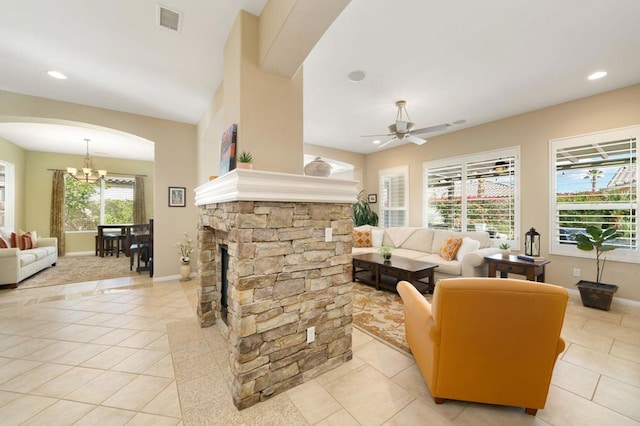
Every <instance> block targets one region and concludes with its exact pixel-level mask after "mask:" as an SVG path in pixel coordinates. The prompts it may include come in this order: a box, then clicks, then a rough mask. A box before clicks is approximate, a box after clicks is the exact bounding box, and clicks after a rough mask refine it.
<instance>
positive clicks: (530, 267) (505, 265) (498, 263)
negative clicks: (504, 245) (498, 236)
mask: <svg viewBox="0 0 640 426" xmlns="http://www.w3.org/2000/svg"><path fill="white" fill-rule="evenodd" d="M484 260H486V261H487V265H488V266H489V274H488V276H489V277H495V276H496V272H500V278H507V275H508V274H517V275H525V276H526V277H527V280H529V281H537V282H541V283H543V282H544V268H545V265H547V263H550V262H551V261H550V260H548V259H539V260H536V261H534V262H529V261H526V260H521V259H518V257H517V256H515V255H512V254H510V255H509V256H503V255H502V254H494V255H492V256H486V257H485V258H484Z"/></svg>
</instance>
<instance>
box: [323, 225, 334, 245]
mask: <svg viewBox="0 0 640 426" xmlns="http://www.w3.org/2000/svg"><path fill="white" fill-rule="evenodd" d="M331 240H333V230H332V229H331V228H324V241H325V242H327V243H330V242H331Z"/></svg>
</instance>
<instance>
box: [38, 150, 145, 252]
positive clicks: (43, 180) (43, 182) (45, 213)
mask: <svg viewBox="0 0 640 426" xmlns="http://www.w3.org/2000/svg"><path fill="white" fill-rule="evenodd" d="M26 160H27V161H26V163H27V167H26V170H27V186H26V193H27V194H28V198H27V201H26V225H25V226H26V227H27V228H26V229H29V230H33V229H35V230H36V231H38V235H49V212H50V207H51V176H52V172H51V171H50V170H48V169H62V170H64V169H65V168H66V167H67V166H76V167H78V168H79V167H80V166H81V165H82V163H83V161H84V155H69V154H54V153H50V152H36V151H27V153H26ZM93 163H94V165H95V166H96V167H99V168H101V169H106V170H107V172H120V173H127V174H140V175H147V177H146V178H145V182H144V183H145V187H144V189H145V202H146V205H145V209H146V214H147V219H148V218H151V217H153V197H154V188H153V163H152V162H150V161H134V160H123V159H119V158H105V157H95V156H94V157H93ZM94 236H95V232H91V233H88V234H87V233H69V234H67V235H66V241H65V243H66V247H65V248H66V252H67V253H76V252H87V251H93V250H94V246H95V244H94V238H93V237H94Z"/></svg>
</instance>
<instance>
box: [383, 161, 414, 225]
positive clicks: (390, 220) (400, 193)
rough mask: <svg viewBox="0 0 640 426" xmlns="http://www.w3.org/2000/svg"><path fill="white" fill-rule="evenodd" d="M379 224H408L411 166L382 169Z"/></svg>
mask: <svg viewBox="0 0 640 426" xmlns="http://www.w3.org/2000/svg"><path fill="white" fill-rule="evenodd" d="M379 176H380V188H379V192H380V195H379V197H378V202H379V203H380V207H379V209H380V210H379V212H378V216H379V217H378V225H379V226H382V227H383V228H389V227H392V226H407V222H408V220H407V217H408V210H409V185H408V180H409V166H401V167H394V168H392V169H386V170H380V171H379Z"/></svg>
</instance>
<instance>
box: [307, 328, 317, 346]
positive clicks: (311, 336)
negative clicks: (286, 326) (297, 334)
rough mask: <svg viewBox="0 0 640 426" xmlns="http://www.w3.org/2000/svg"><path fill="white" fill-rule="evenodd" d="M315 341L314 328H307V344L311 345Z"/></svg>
mask: <svg viewBox="0 0 640 426" xmlns="http://www.w3.org/2000/svg"><path fill="white" fill-rule="evenodd" d="M314 340H316V328H315V327H309V328H307V343H311V342H313V341H314Z"/></svg>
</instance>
